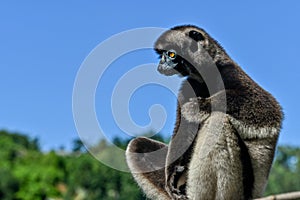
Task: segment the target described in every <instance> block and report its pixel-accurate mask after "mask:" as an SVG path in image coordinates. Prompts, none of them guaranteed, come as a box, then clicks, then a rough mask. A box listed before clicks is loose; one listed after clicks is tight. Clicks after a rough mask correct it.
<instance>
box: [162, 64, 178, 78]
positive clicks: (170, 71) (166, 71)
mask: <svg viewBox="0 0 300 200" xmlns="http://www.w3.org/2000/svg"><path fill="white" fill-rule="evenodd" d="M176 65H177V64H173V65H171V66H170V65H168V64H167V63H166V62H164V63H159V65H158V67H157V70H158V72H159V73H161V74H163V75H166V76H172V75H174V74H178V71H177V70H176V69H175V67H176Z"/></svg>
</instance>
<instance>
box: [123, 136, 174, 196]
mask: <svg viewBox="0 0 300 200" xmlns="http://www.w3.org/2000/svg"><path fill="white" fill-rule="evenodd" d="M167 151H168V146H167V145H165V144H164V143H161V142H157V141H155V140H151V139H149V138H144V137H140V138H136V139H134V140H132V141H131V142H130V143H129V145H128V147H127V150H126V160H127V164H128V166H129V168H130V171H131V173H132V175H133V177H134V178H135V180H136V182H137V183H138V184H139V186H140V187H141V188H142V190H143V191H144V192H145V194H146V195H147V197H148V198H150V199H157V200H170V199H171V198H170V197H169V195H168V194H167V192H166V190H165V167H164V166H165V161H166V155H167Z"/></svg>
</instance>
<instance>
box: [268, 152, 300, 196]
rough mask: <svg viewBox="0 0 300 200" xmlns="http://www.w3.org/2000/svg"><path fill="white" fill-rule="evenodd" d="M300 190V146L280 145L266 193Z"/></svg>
mask: <svg viewBox="0 0 300 200" xmlns="http://www.w3.org/2000/svg"><path fill="white" fill-rule="evenodd" d="M298 190H300V148H295V147H290V146H280V147H278V149H277V153H276V160H275V162H274V164H273V167H272V170H271V173H270V176H269V183H268V186H267V189H266V195H270V194H279V193H283V192H291V191H298Z"/></svg>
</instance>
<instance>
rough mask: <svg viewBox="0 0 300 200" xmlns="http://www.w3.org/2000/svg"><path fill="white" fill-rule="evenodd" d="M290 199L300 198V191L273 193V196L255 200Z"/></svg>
mask: <svg viewBox="0 0 300 200" xmlns="http://www.w3.org/2000/svg"><path fill="white" fill-rule="evenodd" d="M290 199H300V191H297V192H288V193H284V194H277V195H271V196H267V197H263V198H259V199H255V200H290Z"/></svg>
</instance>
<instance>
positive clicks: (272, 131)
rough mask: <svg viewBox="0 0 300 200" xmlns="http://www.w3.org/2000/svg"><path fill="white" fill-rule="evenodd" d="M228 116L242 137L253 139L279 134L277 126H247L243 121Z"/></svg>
mask: <svg viewBox="0 0 300 200" xmlns="http://www.w3.org/2000/svg"><path fill="white" fill-rule="evenodd" d="M227 116H229V120H230V122H231V124H232V125H233V126H234V128H235V129H236V130H237V132H238V133H239V135H240V136H241V138H242V139H255V138H258V139H259V138H273V137H277V136H278V134H279V131H280V130H279V128H275V127H267V126H266V127H255V126H251V125H250V126H249V125H247V124H245V123H244V122H242V121H240V120H237V119H235V118H234V117H232V116H230V115H227Z"/></svg>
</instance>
